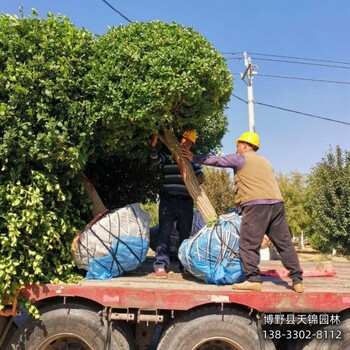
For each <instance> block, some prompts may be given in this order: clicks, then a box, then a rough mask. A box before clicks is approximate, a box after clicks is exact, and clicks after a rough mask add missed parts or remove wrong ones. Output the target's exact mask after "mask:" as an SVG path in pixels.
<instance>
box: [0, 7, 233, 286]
mask: <svg viewBox="0 0 350 350" xmlns="http://www.w3.org/2000/svg"><path fill="white" fill-rule="evenodd" d="M33 14H34V17H33V18H32V17H22V18H20V19H19V18H17V17H16V16H10V15H1V16H0V139H1V142H0V166H1V172H0V213H1V214H0V252H1V254H0V285H1V286H2V290H1V292H2V293H11V292H12V291H13V290H14V289H15V288H17V287H18V286H20V285H23V284H24V283H35V282H52V281H57V280H67V278H68V277H69V276H70V275H71V273H72V271H73V267H74V264H73V263H72V257H71V254H70V243H71V241H72V238H73V237H74V235H75V234H76V233H77V231H79V230H80V229H82V228H83V226H84V225H85V223H86V222H87V221H88V220H89V219H90V214H89V201H88V199H87V197H86V195H85V193H84V191H83V186H82V184H81V181H80V180H79V178H78V177H77V174H78V173H79V172H80V171H84V172H85V173H86V174H88V176H89V177H90V178H91V179H92V181H93V183H94V185H95V187H96V188H97V189H98V191H100V192H101V197H102V199H103V201H104V202H106V205H107V206H108V207H109V208H112V207H117V206H123V205H126V204H129V203H132V202H135V201H143V200H144V199H146V198H151V197H152V196H153V197H154V196H155V195H156V193H157V186H158V178H159V175H158V173H156V172H155V170H154V169H152V168H151V167H150V163H149V160H148V149H149V144H150V142H151V137H152V134H153V133H154V132H162V131H164V130H170V131H171V132H172V133H174V135H180V133H182V131H183V129H185V128H189V127H191V128H195V129H197V131H198V133H199V142H198V143H197V144H196V148H197V150H198V151H202V152H211V151H214V150H215V149H216V148H217V147H219V146H220V140H221V138H222V136H223V134H224V133H225V131H226V128H227V119H226V117H225V116H224V114H223V113H224V109H225V106H226V103H227V102H228V100H229V97H230V94H231V90H232V76H231V74H230V73H229V70H228V68H227V66H226V64H225V59H224V58H223V57H222V56H221V55H220V54H219V53H218V51H217V50H215V48H214V47H213V46H212V45H211V44H210V43H208V41H207V40H206V39H205V38H204V37H203V36H201V35H200V34H199V33H197V32H195V31H194V30H193V29H191V28H185V27H183V26H181V25H178V24H175V23H173V24H166V23H162V22H159V21H156V22H150V23H132V24H130V25H128V26H121V27H116V28H111V29H110V30H109V31H108V32H107V33H106V34H105V35H102V36H94V35H92V34H91V33H90V32H88V31H87V30H84V29H78V28H76V27H75V26H74V25H73V24H72V23H71V22H70V21H69V20H68V19H67V18H66V17H63V16H54V15H51V14H49V15H48V17H47V18H46V19H39V18H38V16H37V15H36V14H35V13H33Z"/></svg>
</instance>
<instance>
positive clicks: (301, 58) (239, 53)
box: [222, 52, 350, 67]
mask: <svg viewBox="0 0 350 350" xmlns="http://www.w3.org/2000/svg"><path fill="white" fill-rule="evenodd" d="M249 54H251V55H259V56H267V57H275V58H287V59H294V60H302V61H314V62H325V63H334V64H346V65H350V62H344V61H334V60H323V59H318V58H306V57H296V56H283V55H274V54H266V53H258V52H249ZM222 55H233V56H235V55H243V52H223V53H222ZM231 59H239V60H241V59H243V57H242V58H236V57H232V58H231ZM256 59H259V58H256ZM296 63H299V62H296ZM332 67H333V66H332Z"/></svg>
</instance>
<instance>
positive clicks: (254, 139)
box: [236, 131, 260, 149]
mask: <svg viewBox="0 0 350 350" xmlns="http://www.w3.org/2000/svg"><path fill="white" fill-rule="evenodd" d="M238 141H242V142H247V143H250V144H251V145H253V146H255V147H256V148H257V149H259V147H260V138H259V135H258V134H256V133H255V132H252V131H248V132H245V133H243V134H242V135H241V136H240V137H239V139H238V140H236V144H237V143H238Z"/></svg>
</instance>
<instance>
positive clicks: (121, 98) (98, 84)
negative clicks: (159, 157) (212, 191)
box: [86, 21, 232, 218]
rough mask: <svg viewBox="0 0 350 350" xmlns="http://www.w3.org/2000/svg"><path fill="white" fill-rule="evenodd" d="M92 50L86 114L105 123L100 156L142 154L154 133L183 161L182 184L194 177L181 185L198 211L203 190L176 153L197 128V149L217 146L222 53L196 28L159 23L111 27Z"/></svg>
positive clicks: (228, 81)
mask: <svg viewBox="0 0 350 350" xmlns="http://www.w3.org/2000/svg"><path fill="white" fill-rule="evenodd" d="M94 54H95V57H94V59H93V60H92V69H91V72H90V73H89V74H88V77H87V79H86V91H88V92H89V93H90V96H91V113H93V114H95V115H96V116H98V118H100V124H101V127H103V128H104V129H105V131H104V134H103V135H104V136H103V140H101V142H100V143H99V144H100V146H101V147H103V148H101V150H100V151H99V154H100V157H101V158H106V157H107V159H111V158H118V159H120V158H122V159H125V158H128V159H140V158H144V157H146V158H147V157H148V155H147V152H148V149H149V145H150V142H151V136H152V134H153V133H155V132H157V133H159V136H160V138H161V140H162V141H163V143H164V144H165V145H166V146H167V147H168V148H169V149H170V150H171V151H172V153H173V155H174V156H175V158H176V159H177V160H178V161H179V162H180V164H183V167H184V168H185V169H184V172H185V174H184V176H185V182H186V180H187V178H190V179H191V178H192V180H191V181H187V182H186V185H187V187H189V186H190V188H189V190H190V193H191V192H192V193H191V194H192V196H193V197H194V200H195V203H196V204H197V206H198V207H199V209H201V205H202V206H203V201H201V197H202V195H203V192H202V191H201V188H200V187H199V186H198V184H197V182H196V181H195V177H194V174H193V171H192V172H191V168H190V167H189V164H188V162H187V161H185V160H184V159H181V157H180V148H179V144H178V142H177V137H178V136H179V135H181V133H182V131H183V130H184V129H187V128H194V129H196V130H197V132H198V134H199V142H198V147H197V149H198V150H201V151H204V152H209V151H210V150H213V148H215V146H217V145H219V143H220V139H221V138H222V136H223V134H224V132H225V131H226V125H227V120H226V118H225V117H224V116H223V111H224V108H225V106H226V103H227V102H228V100H229V97H230V94H231V91H232V76H231V74H230V72H229V70H228V68H227V66H226V63H225V59H224V58H223V57H222V55H221V54H220V53H219V52H218V51H217V50H215V49H214V47H213V46H212V45H211V44H210V43H209V42H208V41H207V40H206V39H205V38H204V37H203V36H202V35H200V34H199V33H197V32H195V31H194V30H192V29H189V28H184V27H183V26H181V25H178V24H175V23H173V24H167V23H162V22H159V21H154V22H150V23H132V24H130V25H128V26H121V27H117V28H112V29H110V30H109V32H108V33H107V34H106V35H104V36H102V37H100V38H99V40H98V42H97V43H96V47H95V50H94ZM186 167H187V168H186ZM204 204H205V203H204ZM209 204H210V202H209ZM204 209H205V208H204ZM204 211H205V210H204ZM203 214H204V217H205V214H206V213H205V212H204V213H203V212H202V215H203ZM210 216H214V214H212V213H211V212H209V214H208V216H207V218H210Z"/></svg>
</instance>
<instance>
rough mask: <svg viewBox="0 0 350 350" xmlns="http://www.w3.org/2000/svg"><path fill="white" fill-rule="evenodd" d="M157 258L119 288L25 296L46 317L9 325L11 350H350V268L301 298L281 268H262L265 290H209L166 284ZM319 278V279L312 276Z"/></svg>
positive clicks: (31, 291)
mask: <svg viewBox="0 0 350 350" xmlns="http://www.w3.org/2000/svg"><path fill="white" fill-rule="evenodd" d="M152 259H153V258H152V257H148V258H147V259H146V261H145V262H144V263H143V264H142V265H141V266H140V267H139V268H138V269H136V270H135V271H132V272H129V273H127V274H125V275H124V276H121V277H117V278H113V279H110V280H86V279H84V280H82V281H80V282H79V283H76V284H44V285H29V286H26V287H25V288H23V289H22V290H21V291H20V294H21V296H22V297H24V298H25V299H27V300H30V301H31V302H32V303H33V304H34V305H35V306H36V307H37V309H38V310H39V313H40V318H39V319H35V318H33V317H32V316H29V317H27V319H26V320H25V321H24V323H23V324H22V325H20V327H19V328H18V329H16V327H15V322H13V321H16V318H17V317H18V316H16V315H18V314H20V313H21V309H20V308H19V307H18V306H17V307H14V306H13V305H8V306H7V307H6V308H5V309H3V310H2V315H3V316H1V317H0V342H1V344H2V345H0V349H1V350H5V349H6V350H8V349H25V350H53V349H55V350H68V349H71V350H73V349H81V350H82V349H84V350H85V349H86V350H105V349H106V350H107V349H110V350H114V349H122V350H130V349H135V350H136V349H137V350H146V349H148V350H231V349H235V350H260V349H261V350H273V349H275V350H276V349H277V350H278V349H285V350H316V349H317V350H320V349H321V350H335V349H337V350H347V349H350V283H349V281H350V278H349V276H350V262H333V263H332V270H333V271H335V272H336V275H335V276H332V277H324V276H318V277H307V274H309V275H310V272H312V271H317V270H316V266H317V263H315V262H302V267H303V269H304V273H305V276H306V277H305V278H304V285H305V292H304V293H295V292H294V291H293V290H292V289H291V287H290V280H289V279H288V278H285V277H283V275H282V277H281V276H279V275H278V272H279V271H281V269H283V266H282V264H281V262H280V261H262V262H261V263H260V269H261V271H268V272H269V271H270V272H271V271H272V272H274V271H276V273H272V274H270V276H263V277H262V281H263V284H262V290H261V291H260V292H255V291H235V290H233V289H232V288H231V286H230V285H225V286H217V285H209V284H205V283H204V282H201V281H199V280H198V279H196V278H195V277H193V276H192V275H189V274H186V275H183V274H181V273H179V272H177V265H176V264H174V265H172V266H171V267H170V270H173V271H174V272H171V271H170V273H169V274H168V278H167V279H157V278H156V276H155V274H154V273H153V270H152ZM311 274H312V273H311Z"/></svg>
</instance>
